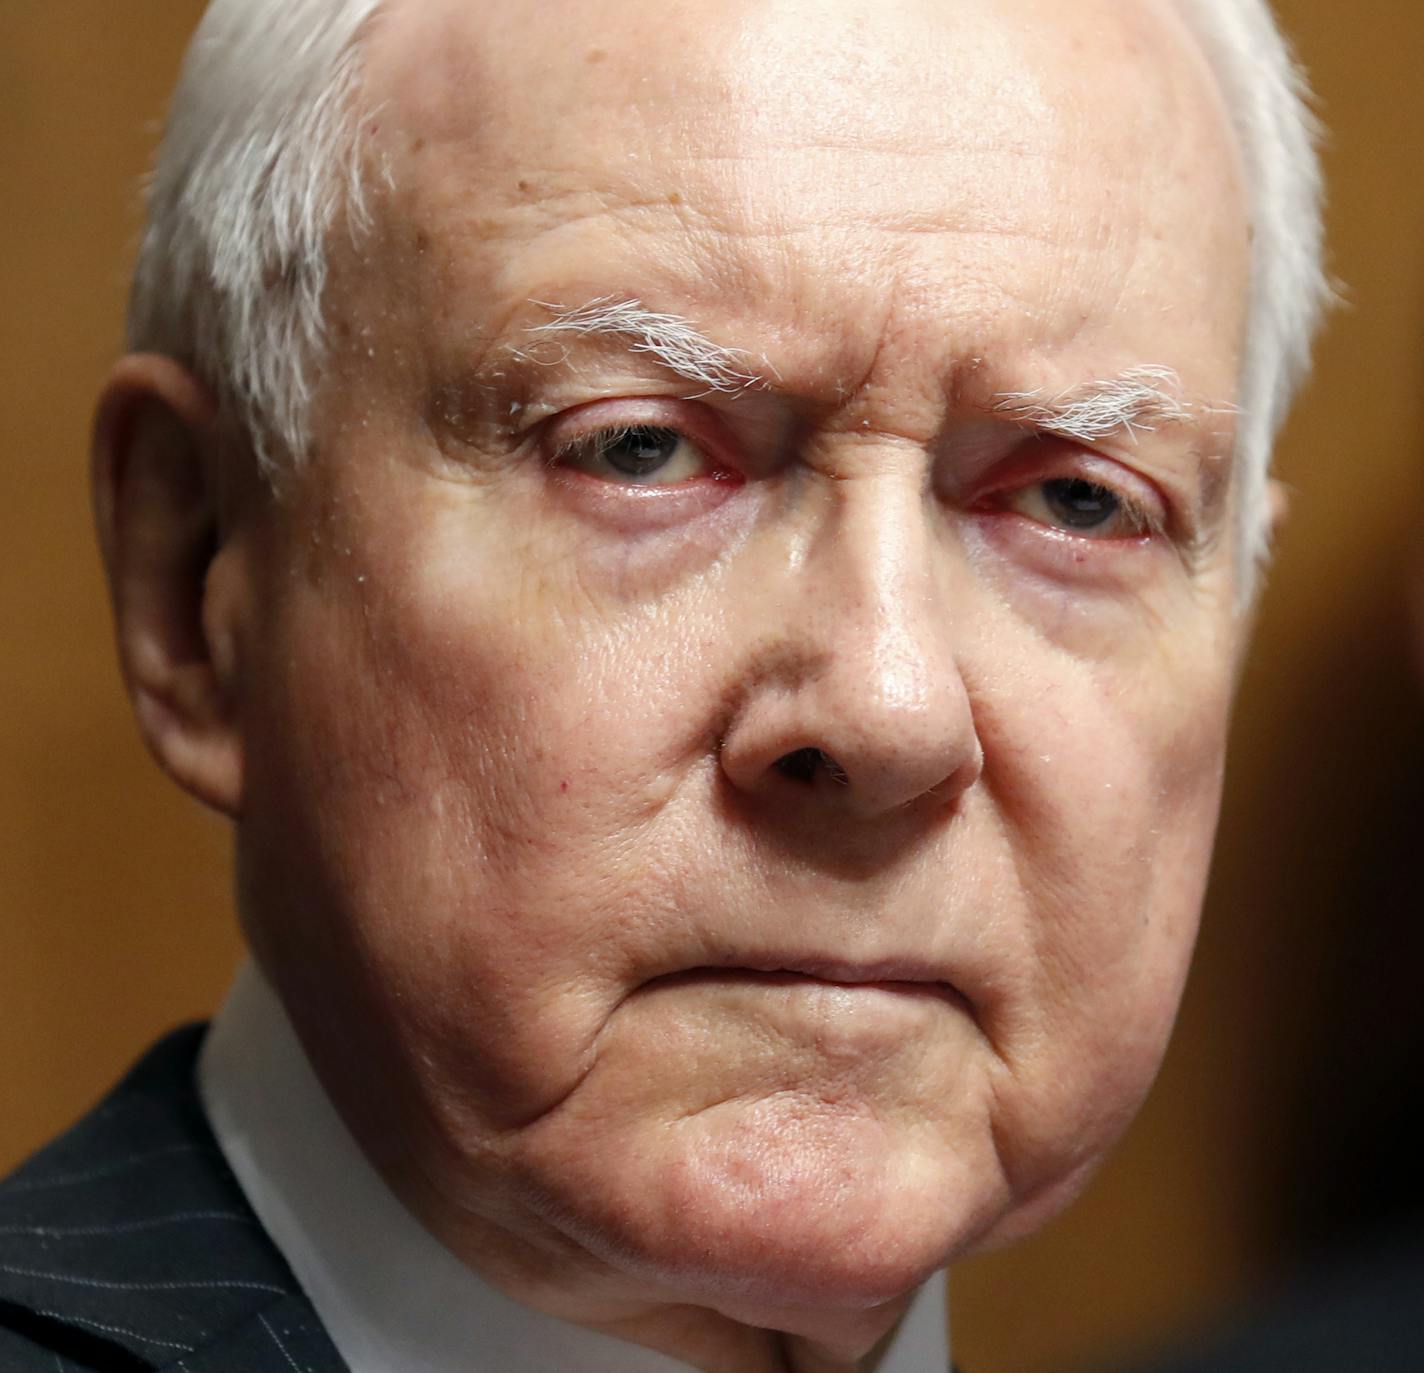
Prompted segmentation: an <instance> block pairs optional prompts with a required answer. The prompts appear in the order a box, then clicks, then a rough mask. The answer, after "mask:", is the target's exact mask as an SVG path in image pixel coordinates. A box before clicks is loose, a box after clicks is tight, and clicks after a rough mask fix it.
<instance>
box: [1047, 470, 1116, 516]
mask: <svg viewBox="0 0 1424 1373" xmlns="http://www.w3.org/2000/svg"><path fill="white" fill-rule="evenodd" d="M1043 493H1044V496H1045V497H1046V498H1047V500H1048V504H1049V506H1050V507H1051V509H1052V510H1053V513H1054V514H1055V515H1057V516H1058V517H1059V518H1060V519H1061V520H1062V521H1063V523H1064V524H1066V525H1068V526H1070V527H1071V528H1073V529H1093V528H1095V527H1096V526H1098V525H1100V524H1106V523H1107V521H1108V520H1110V519H1112V517H1113V516H1114V515H1116V514H1117V512H1118V505H1119V502H1118V498H1117V497H1116V496H1114V495H1113V493H1112V492H1111V491H1109V490H1108V489H1107V487H1105V486H1098V485H1097V484H1096V483H1095V482H1089V481H1084V480H1083V479H1082V478H1081V477H1056V478H1054V479H1053V480H1052V481H1047V482H1045V483H1044V484H1043Z"/></svg>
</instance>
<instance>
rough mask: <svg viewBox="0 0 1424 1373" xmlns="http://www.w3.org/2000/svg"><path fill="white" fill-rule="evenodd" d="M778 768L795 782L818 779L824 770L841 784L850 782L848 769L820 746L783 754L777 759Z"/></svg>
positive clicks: (784, 775) (807, 782)
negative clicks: (817, 776)
mask: <svg viewBox="0 0 1424 1373" xmlns="http://www.w3.org/2000/svg"><path fill="white" fill-rule="evenodd" d="M776 770H777V771H778V772H779V773H781V775H782V776H783V777H790V778H791V779H792V780H793V781H795V782H805V783H806V784H807V785H809V784H811V783H813V782H814V781H815V780H816V774H817V773H818V772H824V773H825V774H826V776H827V777H828V778H829V779H830V780H831V781H832V782H835V783H837V784H838V785H840V786H843V787H844V786H848V785H849V784H850V778H849V777H848V776H847V775H846V770H845V769H844V768H843V767H842V766H841V765H840V764H839V763H838V762H836V760H835V759H834V758H832V757H831V755H830V754H829V753H826V752H825V751H824V750H823V749H818V748H798V749H795V750H793V751H792V752H791V753H785V754H783V755H782V756H781V757H780V758H778V759H777V760H776Z"/></svg>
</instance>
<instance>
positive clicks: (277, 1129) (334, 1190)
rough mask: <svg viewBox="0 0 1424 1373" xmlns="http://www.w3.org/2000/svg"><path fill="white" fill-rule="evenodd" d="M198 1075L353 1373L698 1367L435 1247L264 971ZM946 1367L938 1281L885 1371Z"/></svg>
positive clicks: (620, 1371)
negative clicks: (606, 1330) (564, 1312)
mask: <svg viewBox="0 0 1424 1373" xmlns="http://www.w3.org/2000/svg"><path fill="white" fill-rule="evenodd" d="M198 1078H199V1088H200V1091H201V1094H202V1098H203V1104H204V1106H205V1107H206V1109H207V1113H208V1118H209V1120H210V1121H211V1123H212V1127H213V1131H214V1133H215V1134H216V1135H217V1139H218V1144H219V1145H220V1146H221V1148H222V1152H223V1154H224V1156H225V1157H226V1159H227V1161H228V1164H229V1165H230V1166H231V1168H232V1170H233V1172H234V1173H235V1174H236V1175H237V1180H238V1182H239V1183H241V1185H242V1189H243V1191H244V1192H245V1193H246V1195H247V1200H248V1202H249V1203H250V1204H251V1206H252V1209H253V1210H254V1211H255V1212H256V1213H257V1217H258V1219H259V1220H260V1221H261V1222H262V1225H263V1227H264V1228H265V1229H266V1231H267V1233H268V1235H270V1236H271V1238H272V1240H273V1242H274V1243H275V1244H276V1246H277V1248H278V1249H280V1250H281V1252H282V1255H283V1256H284V1257H285V1258H286V1260H287V1262H288V1264H289V1265H290V1266H291V1268H292V1271H293V1273H295V1274H296V1277H297V1281H298V1282H299V1283H301V1285H302V1288H303V1290H304V1291H305V1292H306V1294H307V1296H308V1297H309V1298H310V1299H311V1302H312V1305H313V1306H314V1307H315V1309H316V1312H317V1315H318V1316H319V1317H320V1318H321V1320H322V1322H323V1323H324V1324H325V1326H326V1329H327V1333H328V1334H329V1335H330V1336H331V1339H332V1342H333V1343H334V1344H335V1345H336V1348H337V1350H338V1352H339V1353H340V1354H341V1356H342V1358H343V1359H345V1360H346V1362H347V1364H349V1365H350V1368H351V1373H486V1371H488V1373H551V1370H563V1369H572V1368H576V1369H578V1370H580V1373H688V1365H686V1364H683V1363H681V1362H679V1361H678V1360H675V1359H670V1358H668V1357H667V1356H666V1355H663V1354H658V1353H655V1352H654V1351H652V1350H649V1349H644V1348H643V1347H642V1346H639V1345H633V1344H628V1343H625V1342H624V1341H622V1340H616V1339H612V1338H610V1337H609V1336H606V1335H601V1334H598V1333H597V1332H595V1331H591V1330H586V1329H584V1328H583V1327H581V1326H575V1325H570V1324H568V1323H567V1322H564V1321H560V1320H556V1319H554V1318H553V1317H551V1316H545V1315H543V1314H541V1313H540V1312H537V1311H533V1310H531V1309H529V1308H528V1307H525V1306H521V1305H519V1304H518V1303H517V1302H514V1301H511V1300H510V1299H509V1298H508V1297H506V1296H504V1295H503V1294H501V1293H500V1292H498V1291H496V1290H495V1289H494V1288H492V1287H490V1286H489V1285H488V1284H487V1283H485V1282H483V1281H482V1280H481V1279H480V1278H479V1277H477V1276H476V1275H475V1274H474V1273H473V1272H472V1271H471V1270H470V1269H469V1268H467V1267H465V1265H464V1264H462V1263H461V1262H460V1261H459V1260H458V1259H456V1258H455V1256H454V1255H453V1254H451V1253H450V1252H449V1250H447V1249H446V1248H444V1246H443V1245H441V1244H440V1243H439V1242H438V1241H437V1240H435V1239H434V1238H433V1237H432V1236H431V1235H430V1234H429V1233H428V1232H427V1231H426V1230H425V1229H424V1228H423V1227H422V1226H421V1225H420V1224H419V1223H418V1222H417V1221H416V1220H415V1218H414V1217H413V1216H411V1214H410V1213H409V1212H408V1211H407V1210H406V1209H405V1208H404V1206H402V1205H401V1203H400V1202H399V1201H397V1200H396V1198H395V1196H394V1195H393V1194H392V1193H391V1191H390V1190H389V1189H388V1188H387V1187H386V1185H385V1183H384V1182H383V1181H382V1180H381V1178H380V1176H379V1175H378V1174H377V1173H376V1171H375V1169H374V1168H373V1167H372V1166H371V1165H370V1164H369V1163H368V1162H367V1161H366V1158H365V1156H364V1155H363V1154H362V1153H361V1151H360V1149H359V1147H358V1146H357V1144H356V1142H355V1140H353V1139H352V1137H351V1135H350V1133H349V1132H348V1131H347V1129H346V1127H345V1125H344V1124H343V1123H342V1121H341V1119H340V1117H338V1116H337V1114H336V1111H335V1109H334V1108H333V1107H332V1105H331V1103H330V1102H329V1101H328V1100H327V1097H326V1094H325V1092H324V1091H323V1089H322V1087H321V1085H320V1083H319V1082H318V1081H317V1078H316V1075H315V1073H314V1072H313V1071H312V1069H311V1067H310V1065H309V1064H308V1062H307V1059H306V1055H305V1054H304V1053H303V1051H302V1049H301V1046H300V1044H299V1042H298V1040H297V1037H296V1034H295V1032H294V1031H293V1029H292V1027H291V1024H290V1023H289V1021H288V1020H287V1017H286V1013H285V1012H284V1011H283V1009H282V1006H281V1003H280V1002H279V1001H278V999H277V997H276V995H275V994H274V993H273V992H272V990H271V988H270V987H269V986H268V985H267V982H266V980H265V979H264V978H263V977H262V976H261V974H260V973H258V972H257V971H256V969H255V968H254V967H253V965H252V964H250V963H249V964H246V965H245V966H244V967H243V968H242V969H241V970H240V971H239V973H238V976H237V981H236V982H235V984H234V986H233V989H232V993H231V995H230V996H229V998H228V1001H227V1004H226V1005H225V1006H224V1007H223V1009H222V1011H221V1013H220V1014H219V1015H218V1017H217V1019H216V1020H215V1021H214V1023H213V1026H212V1029H211V1030H210V1032H209V1034H208V1037H207V1041H206V1043H205V1044H204V1046H203V1053H202V1058H201V1060H200V1063H199V1070H198ZM948 1367H949V1350H948V1347H947V1342H946V1337H945V1298H944V1284H943V1283H942V1282H940V1281H938V1280H935V1281H932V1282H929V1283H927V1284H926V1285H925V1288H924V1289H923V1290H922V1291H921V1292H920V1294H919V1296H917V1297H916V1299H915V1302H914V1304H913V1305H912V1306H911V1308H910V1311H909V1313H908V1314H907V1315H906V1317H905V1320H904V1321H903V1322H902V1324H901V1326H900V1330H899V1333H898V1334H897V1336H896V1338H895V1341H894V1344H893V1345H892V1347H891V1350H890V1352H889V1353H888V1354H887V1355H886V1357H885V1359H884V1360H883V1362H882V1363H881V1365H880V1369H879V1373H939V1370H942V1369H947V1368H948Z"/></svg>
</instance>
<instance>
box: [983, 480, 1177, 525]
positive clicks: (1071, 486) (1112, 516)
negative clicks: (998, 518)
mask: <svg viewBox="0 0 1424 1373" xmlns="http://www.w3.org/2000/svg"><path fill="white" fill-rule="evenodd" d="M1001 504H1002V507H1003V508H1004V509H1005V510H1012V511H1014V512H1015V513H1017V514H1020V515H1024V516H1026V517H1027V518H1028V519H1031V520H1035V521H1037V522H1038V523H1039V524H1045V525H1048V526H1049V527H1050V528H1052V529H1061V530H1064V531H1065V532H1067V533H1071V534H1077V535H1080V536H1082V537H1084V538H1089V539H1140V538H1143V537H1144V536H1145V535H1148V534H1151V533H1152V532H1153V531H1154V529H1155V528H1156V527H1157V526H1158V523H1159V521H1157V520H1154V519H1153V517H1152V516H1151V515H1150V514H1149V513H1148V512H1147V511H1146V510H1144V509H1143V508H1142V507H1141V506H1139V505H1137V504H1136V503H1135V502H1134V501H1132V500H1131V499H1130V498H1129V497H1127V496H1125V495H1123V494H1122V493H1121V492H1119V491H1114V490H1113V489H1112V488H1111V487H1108V486H1104V485H1102V484H1101V483H1100V482H1095V481H1088V480H1087V479H1086V478H1083V477H1050V478H1048V479H1047V480H1045V481H1040V482H1035V483H1034V484H1033V485H1032V486H1025V487H1022V488H1020V489H1019V490H1017V491H1009V492H1005V493H1004V495H1003V496H1002V497H1001Z"/></svg>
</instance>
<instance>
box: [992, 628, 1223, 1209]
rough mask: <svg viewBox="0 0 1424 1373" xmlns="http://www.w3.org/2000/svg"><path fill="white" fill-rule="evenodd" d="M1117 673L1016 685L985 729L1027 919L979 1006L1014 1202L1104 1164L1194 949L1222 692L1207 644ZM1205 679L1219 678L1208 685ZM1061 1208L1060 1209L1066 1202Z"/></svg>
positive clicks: (1010, 933)
mask: <svg viewBox="0 0 1424 1373" xmlns="http://www.w3.org/2000/svg"><path fill="white" fill-rule="evenodd" d="M1197 648H1198V651H1197V652H1194V653H1193V652H1183V653H1182V655H1181V656H1180V657H1175V658H1174V659H1173V660H1172V661H1171V662H1167V661H1164V660H1163V659H1161V658H1160V657H1153V658H1151V659H1150V660H1143V661H1142V662H1140V663H1138V664H1136V665H1133V664H1132V663H1131V660H1130V659H1129V660H1127V664H1126V666H1117V665H1115V666H1114V668H1113V669H1112V670H1111V671H1110V670H1108V669H1107V668H1105V667H1103V666H1101V665H1096V664H1085V663H1082V662H1075V663H1073V665H1072V668H1071V670H1065V669H1064V668H1063V667H1062V665H1060V666H1059V668H1058V670H1057V671H1056V672H1055V673H1052V674H1050V671H1049V670H1048V668H1047V667H1046V665H1045V667H1044V670H1042V671H1040V672H1037V673H1025V674H1023V680H1025V681H1028V680H1035V681H1039V682H1046V681H1050V680H1051V681H1054V682H1055V684H1056V685H1055V687H1054V688H1053V689H1052V690H1051V691H1050V690H1035V691H1033V692H1031V693H1026V694H1021V695H1017V696H1016V695H1014V694H1013V693H1008V692H1005V693H1001V695H1000V697H999V698H998V700H997V702H996V703H995V704H994V706H993V708H992V709H989V708H986V710H985V712H984V713H983V716H982V719H981V729H982V730H983V732H984V733H985V736H986V737H985V739H984V744H985V755H986V774H985V778H984V783H985V787H986V788H987V790H988V791H989V792H990V793H991V794H992V796H993V798H994V802H995V805H994V811H995V822H996V823H997V825H998V826H999V829H1000V834H1001V851H1002V852H1003V853H1004V854H1006V855H1008V858H1007V859H1006V862H1005V866H1006V869H1007V870H1008V871H1011V872H1012V873H1013V876H1014V881H1015V886H1016V890H1017V891H1019V892H1020V893H1021V902H1020V903H1019V904H1018V905H1017V908H1016V909H1014V910H1013V911H1011V912H1005V913H1001V919H1000V925H999V928H1000V933H1001V934H1002V936H1003V952H1004V954H1005V963H1004V966H1005V967H1008V968H1012V969H1014V970H1015V971H1014V973H1013V974H1012V975H1010V976H1007V977H1006V978H1005V979H1004V982H1003V984H1002V985H1001V986H1000V987H999V988H997V989H995V992H996V994H995V995H991V997H990V998H989V999H988V1000H987V1002H986V1006H985V1027H986V1032H987V1033H988V1034H989V1035H990V1038H991V1039H992V1040H993V1042H994V1043H995V1047H996V1048H997V1050H998V1051H999V1052H998V1057H999V1067H1000V1073H1001V1081H1000V1083H999V1089H998V1099H999V1101H1000V1103H1001V1108H1002V1113H1001V1127H1002V1131H1003V1137H1004V1139H1005V1140H1006V1141H1008V1147H1007V1150H1006V1153H1007V1156H1008V1164H1009V1168H1010V1172H1011V1174H1013V1175H1014V1180H1015V1185H1016V1190H1017V1191H1018V1192H1019V1193H1020V1195H1022V1196H1026V1197H1030V1198H1031V1197H1033V1196H1034V1194H1035V1193H1036V1192H1037V1191H1038V1190H1039V1189H1040V1188H1041V1187H1043V1186H1046V1185H1048V1184H1050V1183H1055V1184H1058V1183H1062V1181H1063V1180H1064V1179H1071V1178H1072V1177H1074V1175H1075V1174H1077V1173H1079V1172H1080V1171H1081V1170H1082V1169H1083V1168H1084V1167H1085V1166H1086V1165H1088V1164H1090V1163H1091V1162H1092V1161H1093V1160H1095V1159H1096V1158H1097V1157H1098V1156H1099V1155H1100V1154H1101V1153H1102V1152H1103V1151H1104V1150H1105V1149H1106V1148H1107V1147H1108V1145H1109V1144H1111V1142H1112V1141H1113V1140H1114V1139H1115V1138H1116V1136H1117V1135H1118V1133H1120V1131H1121V1130H1122V1129H1123V1128H1124V1127H1125V1125H1126V1124H1127V1122H1128V1120H1129V1119H1130V1118H1131V1116H1132V1114H1133V1112H1134V1111H1135V1109H1136V1107H1137V1105H1138V1104H1139V1102H1140V1100H1141V1097H1142V1095H1143V1094H1144V1093H1145V1091H1146V1089H1147V1087H1148V1085H1149V1084H1150V1082H1151V1079H1152V1077H1153V1075H1154V1074H1155V1072H1156V1069H1157V1067H1158V1064H1159V1063H1160V1060H1161V1055H1162V1052H1163V1050H1164V1048H1165V1045H1166V1039H1167V1036H1168V1034H1169V1033H1170V1029H1171V1025H1172V1021H1173V1018H1174V1016H1175V1013H1176V1007H1177V1003H1178V999H1179V997H1180V994H1181V989H1182V983H1183V980H1184V978H1185V974H1186V969H1187V964H1188V960H1189V957H1190V952H1191V947H1192V942H1193V939H1194V937H1195V932H1196V924H1197V917H1198V912H1199V908H1200V902H1201V896H1202V890H1203V887H1204V884H1205V880H1206V875H1207V868H1208V861H1209V857H1210V851H1211V840H1212V835H1213V831H1214V827H1215V821H1216V814H1217V806H1218V800H1219V794H1220V782H1221V766H1220V762H1221V757H1222V750H1223V746H1224V734H1225V728H1226V720H1227V705H1228V699H1229V682H1228V681H1227V680H1226V676H1225V673H1224V671H1223V670H1222V668H1221V667H1220V666H1219V664H1221V663H1222V662H1223V661H1224V656H1223V655H1222V654H1221V653H1215V652H1211V651H1209V648H1208V646H1204V645H1198V646H1197ZM1195 664H1211V665H1213V666H1212V667H1210V668H1198V667H1196V666H1194V665H1195ZM1065 1199H1066V1197H1065Z"/></svg>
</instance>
